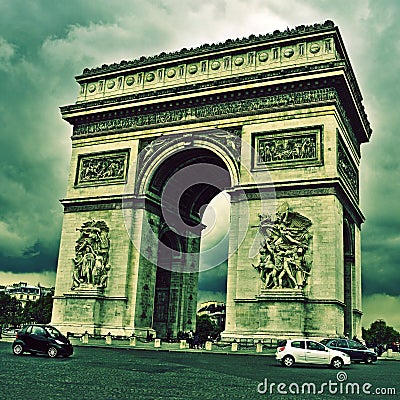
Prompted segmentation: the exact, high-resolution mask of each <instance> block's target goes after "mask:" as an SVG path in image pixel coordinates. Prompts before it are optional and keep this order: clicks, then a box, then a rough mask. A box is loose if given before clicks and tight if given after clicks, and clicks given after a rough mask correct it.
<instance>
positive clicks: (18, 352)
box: [13, 344, 24, 356]
mask: <svg viewBox="0 0 400 400" xmlns="http://www.w3.org/2000/svg"><path fill="white" fill-rule="evenodd" d="M23 352H24V348H23V347H22V345H21V344H16V345H15V346H13V353H14V354H15V355H17V356H20V355H21V354H22V353H23Z"/></svg>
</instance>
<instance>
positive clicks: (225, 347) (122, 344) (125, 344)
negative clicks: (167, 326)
mask: <svg viewBox="0 0 400 400" xmlns="http://www.w3.org/2000/svg"><path fill="white" fill-rule="evenodd" d="M69 339H70V341H71V343H72V345H73V346H80V347H103V348H107V347H111V348H128V349H132V350H149V351H151V350H152V351H168V352H177V353H212V354H225V355H227V354H232V355H252V356H273V355H275V351H276V349H275V348H273V349H271V348H266V347H263V349H262V352H257V351H256V346H249V347H244V346H242V348H240V345H239V348H238V350H237V351H232V346H231V344H230V343H221V342H220V343H212V344H211V346H210V347H211V348H210V347H207V349H206V348H201V349H190V348H188V347H185V348H181V343H168V342H162V341H161V342H160V344H159V345H158V343H157V342H156V341H151V342H146V341H142V340H138V339H137V340H136V344H135V345H132V344H130V341H129V339H112V340H111V343H106V340H105V339H93V338H89V342H88V343H83V342H82V340H81V339H78V338H69Z"/></svg>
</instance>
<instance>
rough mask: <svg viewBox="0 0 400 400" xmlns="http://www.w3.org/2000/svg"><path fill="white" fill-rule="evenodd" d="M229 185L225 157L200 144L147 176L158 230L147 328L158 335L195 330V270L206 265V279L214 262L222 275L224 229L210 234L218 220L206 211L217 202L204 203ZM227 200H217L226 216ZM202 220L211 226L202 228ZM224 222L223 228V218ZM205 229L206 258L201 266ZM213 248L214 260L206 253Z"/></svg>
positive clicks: (150, 205)
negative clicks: (151, 299) (151, 304)
mask: <svg viewBox="0 0 400 400" xmlns="http://www.w3.org/2000/svg"><path fill="white" fill-rule="evenodd" d="M230 186H231V175H230V172H229V170H228V168H227V166H226V165H225V163H224V161H223V160H222V159H221V158H220V157H219V156H218V155H216V154H215V153H214V152H212V151H211V150H208V149H205V148H190V149H187V150H181V151H178V152H176V153H174V154H173V155H171V156H170V157H168V158H167V159H166V160H165V161H164V162H163V163H161V164H160V165H159V166H158V168H157V169H156V170H155V172H154V173H153V175H152V177H151V179H150V181H149V185H148V188H147V193H146V211H147V218H148V220H151V224H152V230H153V233H155V234H156V235H157V261H156V265H155V269H156V272H155V278H154V280H155V282H154V286H153V287H154V296H153V299H154V301H153V312H152V328H153V329H154V330H155V331H156V332H157V335H158V336H159V337H161V338H167V339H169V338H172V337H176V336H177V335H178V334H179V332H186V331H189V330H191V329H193V330H194V329H195V323H196V310H197V299H198V282H199V274H200V273H202V272H203V271H205V270H209V272H208V278H209V279H210V276H211V275H212V274H210V271H211V270H212V269H213V268H214V267H217V270H218V272H219V276H218V279H219V280H221V276H220V275H221V270H222V269H223V266H222V268H221V264H222V263H223V262H224V261H226V259H227V256H228V246H227V234H224V235H223V236H222V237H221V235H220V234H219V235H218V234H217V235H214V236H213V235H212V234H210V232H211V231H212V230H213V229H214V230H218V225H217V226H215V224H220V223H221V221H220V219H218V218H217V216H215V215H214V218H213V216H212V215H211V216H210V213H211V214H212V213H213V212H214V213H215V212H218V205H217V206H216V205H215V204H214V206H209V204H210V202H211V201H212V200H213V199H215V198H217V199H218V198H219V197H220V196H218V195H219V194H220V193H222V192H223V191H224V190H225V189H226V188H228V187H230ZM227 199H228V197H226V196H225V201H223V202H221V201H219V202H217V203H219V206H221V204H223V205H224V206H225V207H227V208H228V210H225V215H226V212H227V213H228V215H229V206H230V205H229V200H228V201H227ZM155 221H156V222H155ZM204 222H206V223H207V222H209V223H210V224H212V225H213V227H211V229H210V227H208V228H207V227H206V225H205V223H204ZM228 223H229V221H228ZM224 224H225V226H224V230H226V228H227V227H226V224H227V221H226V218H225V221H224ZM204 232H206V233H207V235H206V236H207V237H206V239H204V242H206V243H207V246H206V247H205V248H204V246H203V250H204V252H205V253H207V254H206V259H207V261H206V262H205V261H204V260H203V263H202V264H201V265H200V253H201V241H202V237H203V238H204ZM213 241H214V243H213ZM221 241H223V243H220V242H221ZM213 247H214V248H213ZM154 250H156V249H154ZM213 252H214V255H215V259H214V260H212V258H210V257H212V254H213ZM225 271H226V269H225ZM211 279H212V278H211ZM225 280H226V275H225ZM204 284H205V283H204V282H203V289H204ZM211 291H212V290H211Z"/></svg>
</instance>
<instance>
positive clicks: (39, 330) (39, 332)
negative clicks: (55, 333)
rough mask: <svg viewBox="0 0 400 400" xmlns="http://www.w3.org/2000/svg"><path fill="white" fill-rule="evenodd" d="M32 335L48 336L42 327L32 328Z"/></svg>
mask: <svg viewBox="0 0 400 400" xmlns="http://www.w3.org/2000/svg"><path fill="white" fill-rule="evenodd" d="M32 335H38V336H46V331H45V330H44V329H43V328H42V327H41V326H32Z"/></svg>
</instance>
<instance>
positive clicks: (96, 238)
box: [71, 221, 111, 290]
mask: <svg viewBox="0 0 400 400" xmlns="http://www.w3.org/2000/svg"><path fill="white" fill-rule="evenodd" d="M77 230H78V231H80V233H81V234H80V237H79V239H78V240H77V241H76V246H75V258H73V259H72V262H73V264H74V270H73V274H72V287H71V290H74V289H76V288H77V287H79V286H82V285H90V286H92V287H93V286H97V287H99V288H105V287H106V286H107V281H108V272H109V271H110V269H111V266H110V264H109V263H108V258H109V250H110V239H109V228H108V227H107V225H106V223H105V222H104V221H88V222H85V223H84V224H83V225H82V227H81V228H77Z"/></svg>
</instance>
